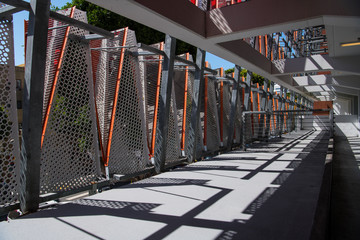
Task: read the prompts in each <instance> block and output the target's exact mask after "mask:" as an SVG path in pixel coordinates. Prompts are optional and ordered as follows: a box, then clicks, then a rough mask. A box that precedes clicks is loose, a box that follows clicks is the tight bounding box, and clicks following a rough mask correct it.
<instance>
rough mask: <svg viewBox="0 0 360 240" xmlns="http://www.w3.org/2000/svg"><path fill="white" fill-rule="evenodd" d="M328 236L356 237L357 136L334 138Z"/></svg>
mask: <svg viewBox="0 0 360 240" xmlns="http://www.w3.org/2000/svg"><path fill="white" fill-rule="evenodd" d="M334 140H335V150H334V160H333V179H332V193H331V212H330V213H331V227H330V229H331V239H332V240H347V239H348V240H351V239H354V240H358V239H360V138H355V137H353V138H346V137H345V136H336V137H335V139H334Z"/></svg>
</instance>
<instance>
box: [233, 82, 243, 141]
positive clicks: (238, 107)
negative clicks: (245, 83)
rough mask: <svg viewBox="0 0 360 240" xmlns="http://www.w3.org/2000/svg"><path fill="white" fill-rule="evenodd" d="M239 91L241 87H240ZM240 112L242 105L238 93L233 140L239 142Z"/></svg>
mask: <svg viewBox="0 0 360 240" xmlns="http://www.w3.org/2000/svg"><path fill="white" fill-rule="evenodd" d="M240 91H241V89H240ZM241 114H242V106H241V95H240V94H238V98H237V108H236V113H235V126H234V128H235V130H234V132H235V137H234V142H235V143H240V134H241Z"/></svg>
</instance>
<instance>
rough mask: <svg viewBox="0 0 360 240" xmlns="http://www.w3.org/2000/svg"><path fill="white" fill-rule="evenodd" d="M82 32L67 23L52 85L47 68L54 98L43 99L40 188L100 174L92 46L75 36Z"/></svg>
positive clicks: (70, 185)
mask: <svg viewBox="0 0 360 240" xmlns="http://www.w3.org/2000/svg"><path fill="white" fill-rule="evenodd" d="M74 18H75V19H77V20H80V21H85V20H86V14H85V12H82V11H80V10H75V12H74ZM85 34H87V32H86V31H84V30H82V29H79V28H76V27H70V31H69V36H68V38H67V41H66V45H65V48H64V49H63V51H64V52H63V58H62V59H61V60H62V64H61V67H60V70H59V75H58V78H57V80H56V85H55V86H54V79H52V78H51V76H52V75H50V74H48V73H47V74H46V78H45V83H46V84H49V85H53V86H52V89H53V90H52V91H53V98H52V101H51V102H45V101H44V104H46V105H48V106H50V111H49V115H48V120H47V124H46V130H45V135H44V136H43V137H44V139H43V145H42V154H41V167H40V172H41V173H40V174H41V176H40V184H41V186H40V192H41V193H42V194H44V193H48V192H58V191H67V190H71V189H75V188H79V187H82V186H86V185H90V184H91V182H93V181H95V180H96V178H97V176H98V175H99V154H98V142H97V131H96V125H95V124H96V120H95V114H94V113H95V108H94V98H93V96H94V93H93V81H92V76H91V75H90V72H91V71H90V67H91V66H90V64H91V63H90V49H89V44H88V43H87V42H85V41H83V40H81V39H80V38H79V36H82V35H85ZM64 39H65V38H64ZM48 44H49V45H48V48H50V49H51V48H54V47H56V46H57V45H53V44H52V42H51V41H50V42H48ZM49 52H51V53H54V52H55V53H56V51H48V53H49ZM48 99H49V100H48V101H50V100H51V98H48Z"/></svg>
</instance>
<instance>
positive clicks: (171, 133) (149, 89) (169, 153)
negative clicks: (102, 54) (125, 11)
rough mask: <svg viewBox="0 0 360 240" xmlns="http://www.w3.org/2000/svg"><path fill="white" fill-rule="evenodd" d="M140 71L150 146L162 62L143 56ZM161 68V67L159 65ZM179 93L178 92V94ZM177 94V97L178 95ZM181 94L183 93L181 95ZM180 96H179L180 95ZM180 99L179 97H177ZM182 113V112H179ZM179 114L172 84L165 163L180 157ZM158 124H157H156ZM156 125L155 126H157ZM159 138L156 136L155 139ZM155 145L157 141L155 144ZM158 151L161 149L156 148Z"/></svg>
mask: <svg viewBox="0 0 360 240" xmlns="http://www.w3.org/2000/svg"><path fill="white" fill-rule="evenodd" d="M152 47H155V48H158V49H159V48H160V44H154V45H152ZM141 61H142V67H141V68H142V69H143V71H144V74H143V76H144V77H145V79H144V83H145V84H146V96H145V98H146V103H147V108H146V122H147V132H148V139H150V142H149V145H150V146H151V143H152V141H154V139H153V138H152V136H153V134H155V133H154V132H153V131H156V129H153V127H154V119H155V118H154V117H155V116H154V114H155V111H156V106H157V102H156V101H157V97H158V93H159V90H160V89H158V88H157V87H158V86H161V71H160V72H159V71H158V70H159V61H160V62H162V59H160V58H159V56H157V55H151V56H144V57H143V58H142V60H141ZM160 67H161V65H160ZM159 78H160V82H159V84H158V79H159ZM180 92H181V91H179V94H180ZM179 94H178V95H179ZM182 94H183V93H182ZM180 95H181V94H180ZM179 98H180V97H179ZM180 111H182V110H180ZM181 116H182V114H181V112H179V114H178V111H177V103H176V96H175V84H174V83H173V88H172V91H171V99H170V112H169V123H168V141H167V148H166V160H165V161H166V163H170V162H174V161H178V160H179V157H180V156H181V149H180V134H179V132H180V131H181V130H180V129H181V128H180V127H179V126H180V125H179V124H180V123H181V121H182V120H181V121H178V119H179V118H181ZM157 124H158V123H157ZM157 124H156V125H157ZM158 137H161V136H156V138H158ZM148 141H149V140H148ZM155 145H157V141H156V142H155ZM157 149H158V151H161V149H159V148H157ZM154 154H159V152H156V151H154Z"/></svg>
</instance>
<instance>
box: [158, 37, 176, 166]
mask: <svg viewBox="0 0 360 240" xmlns="http://www.w3.org/2000/svg"><path fill="white" fill-rule="evenodd" d="M175 46H176V39H175V38H173V37H171V36H169V35H166V37H165V47H164V53H165V54H164V60H163V65H162V77H161V87H160V96H159V115H158V116H159V118H158V123H159V124H158V126H157V129H156V142H155V156H154V161H155V170H156V172H161V171H163V170H164V168H165V159H166V148H167V138H168V132H169V131H168V128H169V126H168V124H169V113H170V99H171V89H172V84H173V81H172V78H173V72H174V59H175Z"/></svg>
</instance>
